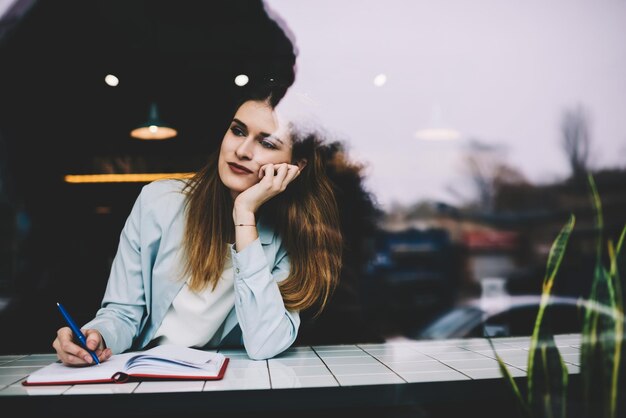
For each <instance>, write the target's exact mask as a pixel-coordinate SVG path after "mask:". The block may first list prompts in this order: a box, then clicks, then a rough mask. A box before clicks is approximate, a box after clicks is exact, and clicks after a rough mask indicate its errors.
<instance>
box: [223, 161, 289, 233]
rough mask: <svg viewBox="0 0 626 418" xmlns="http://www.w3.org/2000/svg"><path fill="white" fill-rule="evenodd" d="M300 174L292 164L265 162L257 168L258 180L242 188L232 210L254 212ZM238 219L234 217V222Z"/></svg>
mask: <svg viewBox="0 0 626 418" xmlns="http://www.w3.org/2000/svg"><path fill="white" fill-rule="evenodd" d="M299 174H300V168H299V167H298V166H297V165H293V164H287V163H282V164H266V165H264V166H262V167H261V169H260V170H259V178H260V179H261V181H259V182H258V183H257V184H255V185H254V186H252V187H250V188H248V189H247V190H244V191H243V192H241V193H240V194H239V196H237V198H236V199H235V202H234V212H233V215H235V212H244V213H245V212H248V213H250V212H251V213H256V211H257V210H258V209H259V208H260V207H261V205H263V203H265V202H267V201H268V200H270V199H271V198H273V197H274V196H276V195H277V194H279V193H282V192H284V191H285V189H286V188H287V186H288V185H289V183H291V182H292V181H293V180H294V179H295V178H296V177H298V175H299ZM238 221H239V220H238V219H237V218H236V217H235V222H238Z"/></svg>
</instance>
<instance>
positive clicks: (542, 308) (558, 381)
mask: <svg viewBox="0 0 626 418" xmlns="http://www.w3.org/2000/svg"><path fill="white" fill-rule="evenodd" d="M575 223H576V218H575V216H574V215H570V217H569V220H568V221H567V223H566V224H565V225H564V226H563V228H562V229H561V231H560V232H559V234H558V235H557V237H556V239H555V240H554V242H553V243H552V247H551V248H550V253H549V255H548V261H547V267H546V274H545V277H544V280H543V286H542V292H541V302H540V304H539V311H538V312H537V318H536V320H535V327H534V329H533V334H532V337H531V339H530V349H529V352H528V368H527V370H528V382H527V384H528V405H529V407H530V408H531V410H533V411H540V410H543V407H542V406H543V405H544V402H543V399H544V397H545V396H551V397H553V398H557V397H558V398H559V399H560V400H561V401H564V399H563V393H566V391H567V388H566V387H564V386H563V384H565V385H567V380H565V382H564V381H563V379H562V375H563V361H562V359H561V356H560V353H559V351H558V348H557V347H556V343H555V341H554V337H553V336H552V334H551V333H550V332H549V330H548V329H547V327H546V326H545V324H544V316H545V314H546V308H547V306H548V304H549V301H550V294H551V291H552V287H553V285H554V279H555V278H556V274H557V272H558V270H559V267H560V265H561V262H562V261H563V256H564V255H565V250H566V249H567V242H568V240H569V237H570V235H571V233H572V231H573V229H574V225H575ZM542 353H544V354H543V357H542V360H540V361H537V360H536V358H537V357H538V356H541V355H542ZM546 373H547V375H548V376H552V378H551V379H547V380H546V379H544V376H545V375H546ZM565 373H567V371H565Z"/></svg>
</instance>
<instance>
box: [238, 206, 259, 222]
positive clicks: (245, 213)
mask: <svg viewBox="0 0 626 418" xmlns="http://www.w3.org/2000/svg"><path fill="white" fill-rule="evenodd" d="M233 221H234V222H235V225H242V226H243V225H253V226H254V225H256V217H255V215H254V212H252V211H249V210H238V209H237V208H235V209H233Z"/></svg>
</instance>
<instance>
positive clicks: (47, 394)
mask: <svg viewBox="0 0 626 418" xmlns="http://www.w3.org/2000/svg"><path fill="white" fill-rule="evenodd" d="M529 340H530V339H529V338H528V337H515V338H498V339H494V340H493V342H494V346H495V348H496V350H497V352H498V354H499V355H500V357H501V358H502V359H503V360H504V361H505V362H506V363H507V364H508V366H509V371H510V372H511V374H512V375H513V376H514V377H521V378H523V377H524V376H525V375H526V372H525V370H526V362H527V356H528V347H529ZM555 340H556V343H557V347H558V348H559V351H560V353H561V355H562V356H563V358H564V361H565V364H566V366H567V368H568V369H569V371H570V374H577V373H578V372H579V350H580V335H578V334H569V335H557V336H556V337H555ZM222 352H223V353H225V354H226V355H227V356H228V357H230V364H229V366H228V368H227V371H226V374H225V376H224V379H223V380H219V381H176V382H172V381H168V382H155V381H153V382H142V383H124V384H118V383H113V384H90V385H73V386H47V387H25V386H22V385H21V381H22V380H24V379H25V378H26V376H27V375H28V374H29V373H31V372H33V371H35V370H37V369H38V368H40V367H42V366H44V365H47V364H49V363H51V362H53V361H55V360H56V357H55V355H53V354H24V355H5V356H0V410H3V409H4V405H6V406H11V405H15V406H16V407H18V408H22V409H24V408H26V409H32V410H33V411H36V412H37V411H45V410H46V409H47V408H49V407H55V408H62V410H63V411H64V415H72V414H71V412H72V411H77V410H81V409H82V406H84V407H87V405H90V406H91V409H93V408H96V410H98V408H100V409H99V410H100V411H101V412H102V413H103V415H105V414H108V412H107V411H108V409H110V412H111V413H113V412H114V411H115V410H117V411H118V412H119V409H120V408H123V410H126V411H129V415H130V414H131V413H132V411H135V410H137V411H139V410H141V411H142V412H146V411H148V412H149V411H150V410H151V408H152V409H154V412H155V413H157V412H160V413H164V411H167V405H169V402H175V403H176V405H177V406H176V408H177V409H176V411H179V412H180V408H185V407H187V408H189V410H190V411H191V408H201V407H202V405H204V406H206V405H207V403H209V404H211V405H212V407H211V411H219V410H222V409H223V410H225V411H232V410H233V408H235V409H240V410H241V411H245V410H258V409H259V408H261V409H263V408H267V409H271V408H275V407H277V406H280V407H284V408H292V409H297V408H307V407H311V406H317V407H320V406H328V407H337V406H350V405H361V406H367V405H384V404H394V403H410V402H420V401H423V400H425V399H429V400H430V401H436V400H437V399H440V400H441V401H445V400H446V399H450V397H451V396H460V397H476V396H484V397H485V398H486V397H488V396H492V395H493V393H489V391H493V390H496V389H498V388H500V390H502V389H501V388H502V387H503V386H504V385H502V384H501V375H500V371H499V369H498V365H497V362H496V360H495V355H494V352H493V350H492V348H491V347H490V345H489V343H488V341H487V340H484V339H464V340H444V341H409V340H407V341H390V342H386V343H384V344H357V345H329V346H310V347H308V346H307V347H293V348H291V349H289V350H287V351H286V352H285V353H283V354H281V355H280V356H278V357H276V358H273V359H269V360H262V361H254V360H250V359H249V358H248V357H247V356H246V354H245V351H243V350H222ZM486 391H487V393H486ZM122 394H125V395H130V396H119V395H122ZM78 395H80V396H78ZM118 404H119V405H118ZM251 405H254V406H251ZM77 406H78V407H77ZM68 408H69V409H68ZM194 410H197V409H194ZM83 411H84V410H83ZM77 415H83V414H82V413H80V414H78V413H77ZM118 415H119V413H118Z"/></svg>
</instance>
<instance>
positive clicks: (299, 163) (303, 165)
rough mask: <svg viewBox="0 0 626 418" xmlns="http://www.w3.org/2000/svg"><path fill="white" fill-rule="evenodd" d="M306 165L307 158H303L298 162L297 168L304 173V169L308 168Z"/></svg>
mask: <svg viewBox="0 0 626 418" xmlns="http://www.w3.org/2000/svg"><path fill="white" fill-rule="evenodd" d="M306 163H307V160H306V158H302V159H300V160H298V161H296V163H295V165H297V166H298V168H299V169H300V171H302V169H303V168H304V167H306Z"/></svg>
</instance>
